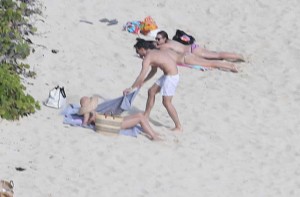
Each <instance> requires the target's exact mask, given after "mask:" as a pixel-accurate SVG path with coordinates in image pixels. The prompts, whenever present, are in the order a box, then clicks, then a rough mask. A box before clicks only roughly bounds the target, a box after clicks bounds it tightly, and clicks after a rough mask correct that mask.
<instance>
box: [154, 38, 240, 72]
mask: <svg viewBox="0 0 300 197" xmlns="http://www.w3.org/2000/svg"><path fill="white" fill-rule="evenodd" d="M156 46H157V47H158V48H160V49H171V50H174V51H176V52H178V53H181V54H186V58H185V64H191V65H193V64H195V65H201V66H205V67H209V68H218V69H224V70H229V71H232V72H237V69H236V67H235V65H234V64H232V63H228V62H223V61H219V60H229V61H244V58H243V56H242V55H239V54H236V53H228V52H214V51H209V50H206V49H204V48H201V47H198V48H196V49H194V50H193V52H192V53H191V45H184V44H181V43H179V42H177V41H174V40H170V39H167V38H164V37H163V36H162V35H160V34H157V36H156Z"/></svg>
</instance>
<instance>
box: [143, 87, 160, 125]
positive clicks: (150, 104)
mask: <svg viewBox="0 0 300 197" xmlns="http://www.w3.org/2000/svg"><path fill="white" fill-rule="evenodd" d="M159 91H160V87H159V86H158V85H157V84H153V86H152V87H151V88H150V89H149V90H148V99H147V104H146V109H145V112H144V115H145V116H146V118H148V119H149V116H150V112H151V110H152V108H153V105H154V103H155V95H156V94H157V93H158V92H159Z"/></svg>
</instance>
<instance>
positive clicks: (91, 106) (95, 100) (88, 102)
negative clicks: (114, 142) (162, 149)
mask: <svg viewBox="0 0 300 197" xmlns="http://www.w3.org/2000/svg"><path fill="white" fill-rule="evenodd" d="M99 100H100V99H99V97H97V96H92V97H87V96H84V97H82V98H81V99H80V109H79V112H78V114H79V115H83V122H82V125H88V124H95V121H96V111H95V110H96V108H97V106H98V105H99V104H100V101H99ZM138 124H140V125H141V127H142V129H143V131H144V132H145V133H146V134H147V137H148V138H150V139H151V140H161V139H160V138H159V137H158V133H156V132H155V131H154V130H153V129H152V127H151V126H150V124H149V121H148V119H147V118H146V117H145V115H144V114H143V113H136V114H132V115H128V116H125V117H123V122H122V124H121V129H129V128H132V127H134V126H136V125H138Z"/></svg>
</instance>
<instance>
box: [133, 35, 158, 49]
mask: <svg viewBox="0 0 300 197" xmlns="http://www.w3.org/2000/svg"><path fill="white" fill-rule="evenodd" d="M136 40H137V42H136V44H135V45H134V48H136V49H140V48H144V49H156V46H155V45H154V43H155V41H152V40H144V39H142V38H137V39H136Z"/></svg>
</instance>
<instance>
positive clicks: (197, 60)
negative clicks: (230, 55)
mask: <svg viewBox="0 0 300 197" xmlns="http://www.w3.org/2000/svg"><path fill="white" fill-rule="evenodd" d="M184 63H185V64H191V65H200V66H205V67H210V68H219V69H223V70H229V71H231V72H238V71H237V69H236V67H235V66H234V64H232V63H229V62H223V61H219V60H207V59H204V58H201V57H199V56H196V55H194V54H186V55H185V57H184Z"/></svg>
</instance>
